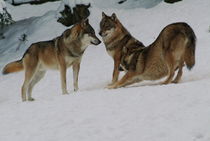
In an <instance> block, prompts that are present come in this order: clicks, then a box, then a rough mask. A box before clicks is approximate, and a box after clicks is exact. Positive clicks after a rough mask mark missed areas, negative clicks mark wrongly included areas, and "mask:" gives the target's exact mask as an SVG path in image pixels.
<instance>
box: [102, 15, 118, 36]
mask: <svg viewBox="0 0 210 141" xmlns="http://www.w3.org/2000/svg"><path fill="white" fill-rule="evenodd" d="M118 25H119V21H118V19H117V16H116V14H115V13H113V14H112V15H111V16H107V15H106V14H105V13H104V12H102V20H101V22H100V32H99V35H100V36H101V37H103V38H107V37H110V36H112V35H113V33H116V30H117V28H118V27H119V26H118Z"/></svg>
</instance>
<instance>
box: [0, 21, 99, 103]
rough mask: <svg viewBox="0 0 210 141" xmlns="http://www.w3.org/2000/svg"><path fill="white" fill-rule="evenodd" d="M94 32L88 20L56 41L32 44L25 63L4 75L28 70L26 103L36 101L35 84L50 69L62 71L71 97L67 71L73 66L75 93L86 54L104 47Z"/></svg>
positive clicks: (18, 63)
mask: <svg viewBox="0 0 210 141" xmlns="http://www.w3.org/2000/svg"><path fill="white" fill-rule="evenodd" d="M100 42H101V41H100V40H99V39H98V38H97V37H96V35H95V31H94V29H93V28H92V27H91V25H90V24H89V22H88V20H85V21H82V22H81V23H78V24H76V25H74V26H73V27H72V28H70V29H67V30H66V31H64V32H63V34H62V35H61V36H59V37H57V38H55V39H54V40H50V41H43V42H38V43H34V44H32V45H31V46H30V47H29V49H28V50H27V51H26V52H25V54H24V55H23V57H22V59H21V60H18V61H15V62H11V63H9V64H7V65H6V66H5V68H4V69H3V74H8V73H12V72H18V71H21V70H23V69H24V70H25V80H24V83H23V86H22V100H23V101H26V93H28V100H29V101H32V100H34V99H33V98H32V97H31V93H32V89H33V87H34V85H35V84H36V83H37V82H39V81H40V80H41V79H42V78H43V76H44V74H45V72H46V70H47V69H59V71H60V75H61V85H62V92H63V94H67V93H68V92H67V88H66V70H67V68H68V67H70V66H73V79H74V91H76V90H78V73H79V69H80V62H81V59H82V55H83V53H84V51H85V49H86V48H87V46H88V45H90V44H94V45H98V44H100Z"/></svg>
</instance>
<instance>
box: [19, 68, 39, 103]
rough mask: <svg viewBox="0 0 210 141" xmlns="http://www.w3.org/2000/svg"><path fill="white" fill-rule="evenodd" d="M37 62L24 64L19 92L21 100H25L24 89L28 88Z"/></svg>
mask: <svg viewBox="0 0 210 141" xmlns="http://www.w3.org/2000/svg"><path fill="white" fill-rule="evenodd" d="M36 66H37V64H31V65H30V66H29V65H25V80H24V83H23V85H22V89H21V94H22V101H26V91H27V90H28V87H29V84H30V82H31V80H32V78H33V76H34V74H35V72H36Z"/></svg>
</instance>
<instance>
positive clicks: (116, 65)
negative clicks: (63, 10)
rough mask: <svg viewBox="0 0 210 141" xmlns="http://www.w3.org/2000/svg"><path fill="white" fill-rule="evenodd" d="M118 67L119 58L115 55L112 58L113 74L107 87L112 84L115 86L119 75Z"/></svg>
mask: <svg viewBox="0 0 210 141" xmlns="http://www.w3.org/2000/svg"><path fill="white" fill-rule="evenodd" d="M119 67H120V57H119V55H116V56H115V57H114V70H113V74H112V83H111V84H109V85H108V87H109V86H112V85H113V84H115V83H116V82H117V81H118V78H119V74H120V71H119Z"/></svg>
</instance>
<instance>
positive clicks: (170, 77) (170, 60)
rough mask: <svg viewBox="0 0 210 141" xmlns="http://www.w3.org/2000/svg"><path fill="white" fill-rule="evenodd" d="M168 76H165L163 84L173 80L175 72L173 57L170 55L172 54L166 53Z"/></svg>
mask: <svg viewBox="0 0 210 141" xmlns="http://www.w3.org/2000/svg"><path fill="white" fill-rule="evenodd" d="M167 60H168V62H167V64H168V71H169V73H168V77H167V78H166V80H165V81H164V82H162V84H163V85H166V84H169V83H171V81H172V80H173V77H174V74H175V69H174V62H175V61H174V58H173V57H172V55H170V54H168V59H167Z"/></svg>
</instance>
